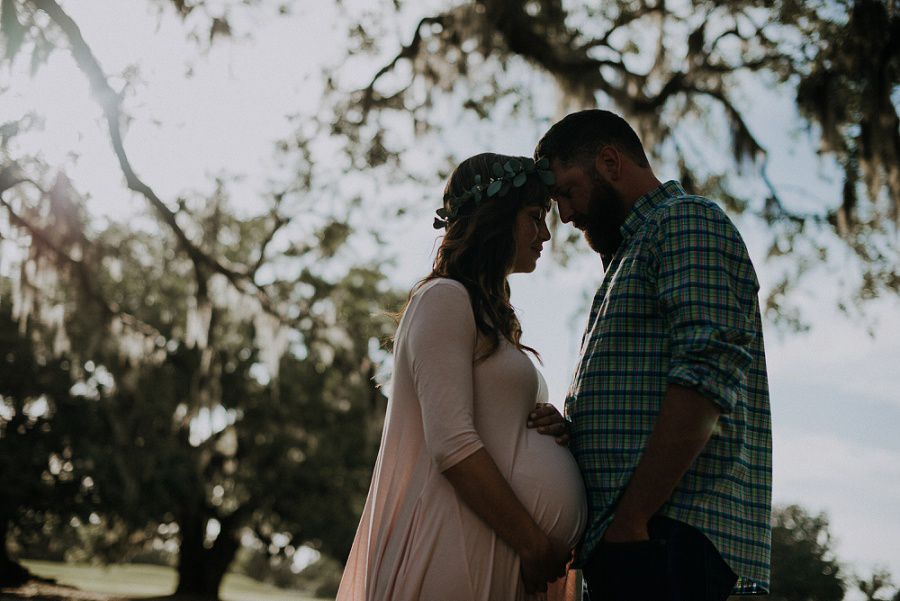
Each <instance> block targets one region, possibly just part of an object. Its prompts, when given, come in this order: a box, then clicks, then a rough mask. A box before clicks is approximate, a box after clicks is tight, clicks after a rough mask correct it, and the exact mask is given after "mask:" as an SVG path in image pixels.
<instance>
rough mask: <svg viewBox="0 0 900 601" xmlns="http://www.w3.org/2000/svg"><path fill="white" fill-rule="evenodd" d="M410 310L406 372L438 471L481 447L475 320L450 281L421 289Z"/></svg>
mask: <svg viewBox="0 0 900 601" xmlns="http://www.w3.org/2000/svg"><path fill="white" fill-rule="evenodd" d="M413 310H414V313H413V314H412V315H411V316H410V317H411V320H410V323H409V330H408V332H407V337H408V338H407V342H408V345H409V346H408V348H409V355H408V357H409V362H410V371H411V372H412V375H413V381H414V383H415V388H416V392H417V394H418V398H419V403H420V405H421V409H422V421H423V424H424V431H425V446H426V447H427V448H428V452H429V453H430V454H431V457H432V459H433V461H434V463H435V466H436V467H437V469H438V470H439V471H442V472H443V471H444V470H447V469H448V468H451V467H453V466H454V465H456V464H457V463H459V462H460V461H462V460H463V459H465V458H466V457H468V456H469V455H471V454H472V453H474V452H475V451H477V450H478V449H480V448H482V446H483V443H482V441H481V439H480V437H479V436H478V433H477V432H476V431H475V424H474V385H473V376H472V368H473V366H472V362H473V356H474V353H475V344H476V340H477V333H476V328H475V318H474V316H473V314H472V306H471V303H470V301H469V295H468V293H467V292H466V290H465V288H464V287H463V286H462V285H461V284H459V283H458V282H453V281H449V280H444V281H441V282H439V283H438V285H435V286H432V287H430V288H429V289H428V290H425V291H424V292H423V293H422V296H421V298H420V299H419V301H418V303H417V305H416V307H415V308H414V309H413Z"/></svg>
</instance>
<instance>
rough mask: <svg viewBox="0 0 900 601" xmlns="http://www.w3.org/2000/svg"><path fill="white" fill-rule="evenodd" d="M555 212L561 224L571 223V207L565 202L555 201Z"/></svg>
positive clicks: (572, 212)
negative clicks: (557, 212) (557, 213)
mask: <svg viewBox="0 0 900 601" xmlns="http://www.w3.org/2000/svg"><path fill="white" fill-rule="evenodd" d="M556 210H557V211H559V220H560V221H562V222H563V223H569V222H570V221H572V215H574V211H572V207H570V206H569V203H568V202H567V201H565V200H557V201H556Z"/></svg>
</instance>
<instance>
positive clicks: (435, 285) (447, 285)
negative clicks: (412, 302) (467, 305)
mask: <svg viewBox="0 0 900 601" xmlns="http://www.w3.org/2000/svg"><path fill="white" fill-rule="evenodd" d="M426 294H428V296H429V297H441V298H465V299H466V300H468V299H469V291H468V290H466V287H465V286H464V285H463V284H462V283H461V282H459V281H457V280H454V279H452V278H434V279H431V280H428V281H427V282H425V283H424V284H422V285H421V286H419V287H418V288H417V289H416V290H415V292H414V293H413V298H416V297H420V298H421V297H424V296H425V295H426Z"/></svg>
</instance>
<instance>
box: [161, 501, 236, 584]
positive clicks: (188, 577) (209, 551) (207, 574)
mask: <svg viewBox="0 0 900 601" xmlns="http://www.w3.org/2000/svg"><path fill="white" fill-rule="evenodd" d="M207 522H208V518H207V517H205V515H203V514H202V512H197V513H194V512H192V513H191V514H190V515H187V516H185V517H184V518H183V519H182V520H181V521H180V523H179V528H180V529H181V545H180V548H179V555H178V587H177V589H176V590H175V594H176V595H190V596H191V597H194V598H198V599H216V600H217V599H218V598H219V587H220V586H221V584H222V579H223V578H224V577H225V573H226V572H227V571H228V566H229V565H231V561H232V560H233V559H234V556H235V554H236V553H237V550H238V549H239V548H240V542H239V540H238V536H237V532H236V531H235V530H234V528H233V527H230V524H228V523H227V522H225V523H223V524H222V530H221V531H220V532H219V536H218V537H217V538H216V540H215V542H214V543H213V545H212V547H209V548H207V547H206V546H204V544H203V543H204V541H205V539H206V525H207Z"/></svg>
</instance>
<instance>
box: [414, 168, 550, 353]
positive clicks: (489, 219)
mask: <svg viewBox="0 0 900 601" xmlns="http://www.w3.org/2000/svg"><path fill="white" fill-rule="evenodd" d="M510 159H518V160H520V161H521V160H525V157H512V156H506V155H501V154H494V153H484V154H479V155H475V156H473V157H470V158H468V159H466V160H465V161H463V162H462V163H460V164H459V166H458V167H457V168H456V169H455V170H454V171H453V173H452V174H451V175H450V179H449V180H448V181H447V185H446V186H445V188H444V197H447V195H448V194H449V195H453V196H460V195H462V194H464V193H465V192H466V191H467V190H469V189H471V188H472V186H473V185H475V175H477V174H481V179H482V181H488V180H489V179H490V176H491V168H492V166H493V164H494V163H499V164H500V165H503V164H505V163H506V162H507V161H508V160H510ZM531 205H540V206H542V207H545V208H546V209H549V208H550V192H549V190H548V189H547V186H546V185H544V183H543V182H541V180H540V178H539V177H537V176H535V175H531V176H529V177H528V178H527V179H526V180H525V183H524V184H523V185H522V186H521V187H519V188H515V187H510V189H509V191H508V192H507V194H506V195H505V196H493V197H488V196H487V195H485V196H484V197H483V198H482V200H481V202H478V203H476V202H474V200H469V201H468V202H466V203H465V204H464V205H463V206H462V207H460V208H459V212H458V213H457V215H456V217H454V218H452V219H451V220H450V225H449V227H448V228H447V233H446V234H445V235H444V238H443V240H442V241H441V245H440V247H439V248H438V251H437V255H436V256H435V259H434V267H433V269H432V271H431V273H430V274H428V276H427V277H425V278H424V279H423V280H422V281H420V282H419V283H418V284H417V285H416V286H415V287H414V288H413V290H412V292H411V293H410V298H411V297H412V294H413V293H415V291H416V290H418V289H419V287H421V286H422V285H423V284H425V283H426V282H429V281H431V280H434V279H437V278H450V279H454V280H456V281H457V282H459V283H461V284H462V285H463V286H465V287H466V290H468V292H469V298H470V299H471V301H472V312H473V313H474V315H475V325H476V327H477V328H478V331H479V332H481V334H482V335H483V336H484V340H485V343H486V344H485V345H484V346H482V347H481V348H480V349H479V354H478V356H477V358H476V360H477V361H481V360H483V359H486V358H487V357H489V356H490V355H492V354H493V353H494V351H496V350H497V348H498V347H499V345H500V337H501V336H502V337H503V338H505V339H506V340H508V341H509V342H511V343H512V344H513V345H515V347H516V348H518V349H519V350H523V351H528V352H531V353H533V354H534V355H535V356H536V357H538V353H537V351H535V350H534V349H532V348H530V347H528V346H525V345H523V344H522V343H521V342H520V338H521V336H522V328H521V326H520V325H519V320H518V318H517V317H516V313H515V310H514V309H513V307H512V305H511V304H510V301H509V282H508V281H507V276H508V275H509V273H510V271H511V270H512V267H513V262H514V261H515V255H516V241H515V222H516V215H517V214H518V213H519V211H520V210H521V209H522V208H524V207H527V206H531ZM401 315H402V312H401Z"/></svg>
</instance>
